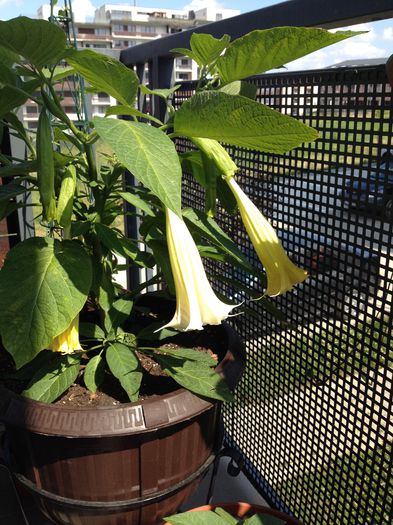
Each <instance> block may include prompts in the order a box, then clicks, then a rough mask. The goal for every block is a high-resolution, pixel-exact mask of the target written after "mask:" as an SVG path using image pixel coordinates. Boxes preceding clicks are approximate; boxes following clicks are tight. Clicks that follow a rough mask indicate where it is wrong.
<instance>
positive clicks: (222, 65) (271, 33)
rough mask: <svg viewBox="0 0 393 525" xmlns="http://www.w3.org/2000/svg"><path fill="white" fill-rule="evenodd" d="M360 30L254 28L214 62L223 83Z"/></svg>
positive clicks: (347, 36)
mask: <svg viewBox="0 0 393 525" xmlns="http://www.w3.org/2000/svg"><path fill="white" fill-rule="evenodd" d="M362 33H363V31H358V32H355V31H337V32H336V33H330V32H329V31H326V30H325V29H317V28H308V27H274V28H272V29H262V30H259V29H257V30H256V31H251V33H248V34H247V35H245V36H243V37H241V38H238V39H237V40H234V41H233V42H232V43H231V44H229V46H228V47H227V50H226V52H225V54H224V55H223V56H221V57H220V58H219V59H218V60H217V62H216V67H217V70H218V72H219V74H220V76H221V78H222V80H223V81H224V82H225V83H228V82H232V81H233V80H240V79H242V78H246V77H250V76H252V75H257V74H259V73H263V72H265V71H269V70H270V69H274V68H278V67H280V66H283V65H284V64H287V63H288V62H292V60H296V59H297V58H300V57H303V56H305V55H308V54H309V53H312V52H313V51H317V50H318V49H321V48H323V47H326V46H329V45H331V44H334V43H336V42H340V41H341V40H345V39H346V38H350V37H352V36H355V35H359V34H362Z"/></svg>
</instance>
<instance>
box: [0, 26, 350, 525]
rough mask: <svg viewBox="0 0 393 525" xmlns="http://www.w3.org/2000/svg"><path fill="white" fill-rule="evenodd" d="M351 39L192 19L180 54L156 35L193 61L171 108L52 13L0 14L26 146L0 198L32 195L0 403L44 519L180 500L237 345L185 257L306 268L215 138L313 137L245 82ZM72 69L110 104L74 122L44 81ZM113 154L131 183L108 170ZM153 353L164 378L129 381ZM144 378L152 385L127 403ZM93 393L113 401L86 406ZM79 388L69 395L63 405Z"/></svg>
mask: <svg viewBox="0 0 393 525" xmlns="http://www.w3.org/2000/svg"><path fill="white" fill-rule="evenodd" d="M350 35H351V33H350V32H338V33H335V34H332V33H329V32H327V31H324V30H319V29H305V28H277V29H273V30H269V31H254V32H252V33H250V34H249V35H246V36H245V37H243V38H240V39H238V40H235V41H234V42H230V39H229V37H228V36H227V35H224V36H223V37H222V38H221V39H216V38H213V37H212V36H210V35H204V34H194V35H193V36H192V38H191V49H190V50H184V49H181V50H174V51H175V52H177V53H182V54H186V55H188V56H190V57H192V58H193V59H194V60H196V62H197V63H198V65H199V67H200V70H201V77H200V80H199V84H198V89H197V92H196V93H195V95H193V96H192V97H191V98H190V99H189V100H187V101H186V102H184V104H183V105H182V106H181V107H180V108H179V109H178V110H177V111H176V112H175V111H174V109H173V107H172V105H171V103H170V96H171V94H172V93H173V91H174V90H175V89H176V87H174V88H171V89H166V90H157V91H152V90H150V89H149V88H148V87H146V86H143V85H140V83H139V80H138V78H137V76H136V75H135V73H134V71H132V70H130V69H127V68H126V67H125V66H124V65H123V64H122V63H120V62H118V61H115V60H113V59H111V58H108V57H106V56H104V55H100V54H97V53H95V52H94V51H92V50H79V51H78V50H75V49H73V48H71V47H69V46H68V45H67V43H66V39H65V36H64V33H63V30H62V29H61V28H60V27H58V26H56V25H54V24H52V23H49V22H46V21H43V20H32V19H29V18H26V17H18V18H16V19H13V20H9V21H7V22H0V67H1V72H2V84H1V88H0V118H1V119H2V125H3V126H7V127H8V128H9V129H10V130H11V132H12V133H13V134H15V135H17V136H18V137H19V138H20V139H21V140H22V141H24V143H25V145H26V151H27V158H26V159H15V158H12V156H9V155H6V154H5V153H4V152H2V153H1V156H0V161H1V163H2V167H1V168H0V177H1V178H2V179H3V181H7V184H3V185H2V186H0V197H1V202H0V214H1V218H2V219H3V218H5V217H6V216H7V214H9V213H11V212H12V211H13V210H15V209H16V208H19V207H22V206H24V205H26V204H25V203H24V202H25V201H21V200H16V197H17V196H20V195H31V202H28V203H27V205H28V206H33V207H34V208H33V209H34V210H35V213H36V220H37V221H39V223H40V227H41V228H40V229H38V230H37V233H36V235H35V236H34V237H32V238H29V239H27V240H24V241H23V242H21V243H19V244H18V245H17V246H15V247H13V248H12V249H11V250H10V252H9V254H8V255H7V258H6V260H5V264H4V266H3V268H2V269H1V271H0V335H1V340H2V347H3V349H2V354H1V355H2V362H3V369H4V368H7V367H8V368H9V369H8V371H7V370H6V372H7V373H4V370H3V373H2V378H3V383H4V384H5V385H6V387H7V388H6V389H3V390H2V396H1V400H0V411H1V414H2V419H3V420H4V421H5V423H6V425H7V436H8V445H9V446H8V456H9V461H10V465H11V468H12V469H13V471H14V474H15V476H16V477H17V479H18V480H19V482H20V483H22V484H23V485H24V486H25V487H27V488H28V489H29V490H30V491H32V492H33V493H34V494H35V496H36V498H37V499H38V500H39V502H40V504H41V507H42V508H43V510H44V511H45V512H46V514H47V515H48V516H50V517H51V519H54V520H56V521H57V522H58V523H67V524H70V523H75V524H84V525H87V524H93V523H94V525H97V524H98V525H99V524H100V523H102V524H105V525H106V524H108V523H111V524H116V523H133V524H134V523H143V524H144V525H149V524H153V523H156V522H157V521H158V520H159V519H161V518H162V516H164V515H165V514H169V513H171V512H174V511H175V510H176V508H178V506H179V505H180V503H181V501H182V500H184V498H185V497H186V496H187V495H188V494H189V493H190V491H191V490H192V488H193V486H194V485H195V482H196V480H197V479H198V477H200V476H201V475H202V473H203V472H204V471H205V470H206V468H207V467H208V465H209V462H210V461H211V460H212V457H214V450H215V447H216V446H217V433H218V428H219V424H218V422H219V408H220V402H221V401H231V400H232V399H233V395H232V392H231V388H233V387H234V385H235V383H236V380H237V379H238V378H239V375H240V373H241V370H242V366H243V354H242V351H241V349H239V346H241V345H239V342H238V340H237V339H236V336H235V335H234V334H233V332H231V330H230V329H229V327H227V326H226V325H222V321H224V320H225V319H226V318H228V317H229V316H230V315H231V312H232V311H233V310H234V309H235V308H236V307H237V305H236V304H233V303H232V304H231V302H230V301H229V300H224V299H222V298H220V297H218V296H217V294H215V292H214V291H213V289H212V288H211V286H210V283H209V281H208V279H207V276H206V273H205V271H204V267H203V263H202V259H201V256H204V257H211V258H213V259H215V260H217V259H218V260H220V261H222V262H223V263H228V264H230V265H234V266H237V267H238V268H240V269H241V270H242V271H246V272H249V273H250V275H252V276H253V278H254V279H255V278H257V279H260V281H261V295H262V294H263V289H265V291H264V295H265V296H266V295H267V296H269V295H271V296H274V295H278V294H280V293H284V292H286V291H288V290H289V289H291V288H292V286H293V285H295V284H296V283H298V282H301V281H303V280H304V279H305V277H306V274H305V272H304V271H303V270H301V269H299V268H297V267H296V266H295V265H294V264H293V263H292V262H291V261H290V260H289V258H288V257H287V256H286V254H285V252H284V250H283V248H282V246H281V244H280V243H279V241H278V238H277V236H276V234H275V232H274V230H273V229H272V227H271V226H270V224H269V223H268V222H267V221H266V219H264V217H263V216H262V215H261V213H260V212H259V211H258V209H257V208H256V207H255V205H254V204H253V203H252V202H251V200H250V199H249V197H247V196H246V195H245V193H244V192H243V191H242V189H241V188H240V186H239V185H238V183H237V182H236V180H235V173H236V171H237V166H236V165H235V164H234V162H233V161H232V159H231V158H230V156H229V155H228V153H227V151H226V150H225V148H224V147H223V146H221V145H220V142H224V143H228V144H233V145H237V146H243V147H246V148H254V149H258V150H261V151H268V152H273V153H284V152H286V151H288V150H289V149H291V148H293V147H296V146H298V145H299V144H301V143H302V142H307V141H312V140H314V139H315V138H316V132H315V131H314V130H313V129H312V128H309V127H308V126H306V125H304V124H302V123H301V122H298V121H297V120H295V119H292V118H291V117H289V116H286V115H283V114H281V113H279V112H276V111H274V110H273V109H270V108H268V107H266V106H263V105H260V104H258V103H257V102H255V100H254V97H255V88H253V86H252V85H250V84H248V83H246V82H245V81H243V79H244V78H246V77H248V76H250V75H253V74H255V73H259V72H262V71H266V70H269V69H271V68H274V67H279V66H281V65H282V64H283V63H286V62H289V61H290V60H293V59H295V58H298V57H300V56H302V55H304V54H306V53H309V52H311V51H313V50H315V49H319V48H320V47H323V46H325V45H328V44H331V43H333V42H337V41H340V40H342V39H344V38H347V37H349V36H350ZM48 42H50V45H48ZM283 42H285V45H283ZM70 75H80V76H81V77H83V79H84V80H85V81H86V82H87V83H88V85H89V89H90V90H91V91H96V92H102V91H104V92H106V93H107V94H108V95H110V96H111V97H113V98H114V99H115V100H116V101H117V105H116V106H113V107H111V108H109V109H108V110H107V112H106V115H105V117H94V118H93V119H92V120H91V121H89V122H73V121H72V120H70V118H69V117H68V115H67V114H66V113H65V112H64V110H63V107H62V105H61V97H60V95H59V93H60V91H61V89H59V86H61V83H62V82H63V80H64V79H65V78H67V77H69V76H70ZM138 94H144V95H149V96H159V97H162V98H163V99H164V100H165V102H166V104H167V108H168V119H167V121H166V122H160V121H159V120H158V119H157V118H155V117H153V116H151V115H149V114H145V113H141V112H140V111H138V110H137V109H136V108H135V100H136V97H137V95H138ZM28 99H31V100H33V101H34V102H35V103H36V105H37V108H38V111H39V120H38V127H37V130H36V131H35V132H30V131H29V130H28V129H26V127H25V125H24V124H23V122H22V121H21V120H20V119H19V118H18V109H19V108H20V107H21V106H22V105H23V104H24V103H25V102H26V101H27V100H28ZM114 115H122V116H127V117H128V118H130V119H131V120H127V121H126V120H120V119H115V118H111V117H113V116H114ZM179 137H185V138H187V139H189V141H190V143H191V145H192V147H191V146H190V148H191V149H190V150H189V151H187V152H186V153H182V154H178V153H177V151H176V147H175V142H176V139H177V138H179ZM182 169H187V170H190V171H192V173H193V175H194V176H195V178H196V180H197V181H198V182H199V183H200V184H201V185H202V186H203V188H204V189H205V192H206V208H205V211H204V212H202V211H201V210H199V209H191V208H189V209H182V207H181V182H182ZM125 170H128V171H129V172H130V173H131V174H132V175H133V176H134V177H135V179H136V180H137V181H138V183H137V184H130V183H127V182H126V181H125V178H124V172H125ZM218 201H219V202H220V205H221V206H222V207H223V208H224V209H226V210H227V211H228V212H230V213H236V212H237V210H239V211H240V214H241V216H242V219H243V222H244V225H245V227H246V229H247V231H248V233H249V235H250V238H251V241H252V243H253V244H254V247H255V249H256V251H257V253H258V256H259V258H260V260H261V263H262V265H263V268H264V269H259V268H255V267H253V266H252V265H251V264H250V262H249V261H248V260H247V258H246V257H245V256H244V254H243V253H242V252H241V250H240V249H239V248H238V247H237V246H236V244H235V243H234V242H233V241H232V240H231V239H230V238H229V237H228V236H227V235H226V234H225V233H224V232H223V231H222V230H221V228H220V227H219V226H218V224H217V223H216V222H215V220H214V217H215V214H216V211H217V210H216V208H217V202H218ZM125 203H128V204H130V205H132V206H133V207H135V209H136V210H138V211H135V212H133V213H137V214H138V217H139V220H140V237H139V238H138V239H129V238H127V237H126V236H125V234H124V232H123V231H122V229H121V227H120V226H121V224H120V223H119V221H118V217H123V216H124V214H125V213H131V212H129V211H124V210H125ZM141 246H142V248H141ZM119 256H121V257H124V258H125V259H126V260H127V264H133V265H137V266H139V267H142V268H144V267H152V266H154V265H155V264H157V266H158V268H159V273H158V274H157V276H156V277H154V278H153V279H151V280H150V281H148V282H144V283H142V284H141V285H140V286H138V287H137V288H136V289H134V290H124V289H123V288H122V287H120V286H118V285H117V284H116V282H115V280H114V276H115V274H116V272H117V271H118V270H119V269H120V265H119V262H118V261H119V259H118V258H119ZM151 284H159V285H160V288H161V291H160V292H159V293H157V294H155V296H153V297H150V296H146V295H144V294H143V293H142V292H144V291H145V290H146V288H148V287H149V285H151ZM233 285H234V286H236V283H233ZM240 286H242V285H240ZM243 288H244V287H243ZM141 294H142V295H141ZM171 298H173V299H171ZM264 300H266V298H265V299H264ZM174 334H180V335H176V336H175V339H168V337H169V336H174ZM200 334H202V335H200ZM162 343H166V344H164V345H163V344H162ZM200 346H203V347H205V349H204V350H203V349H202V350H201V349H200V348H198V347H200ZM206 348H207V350H206ZM216 354H219V355H218V359H217V355H216ZM157 367H159V368H160V369H161V373H162V374H163V375H164V376H166V378H164V383H165V381H166V383H165V384H164V386H162V381H161V379H159V380H157V381H151V380H149V379H146V376H148V375H149V374H147V373H146V372H147V369H157ZM217 372H218V373H217ZM219 373H221V375H219ZM169 379H171V380H174V381H175V382H176V383H175V384H177V385H178V386H179V387H182V388H178V389H173V386H172V385H171V384H169V385H168V380H169ZM225 380H227V381H229V385H228V384H227V382H226V381H225ZM152 383H154V384H153V386H152ZM157 383H159V385H158V386H157ZM148 385H150V388H149V389H148ZM75 389H76V390H75ZM145 390H148V392H149V393H150V394H152V397H149V398H148V399H145V400H144V399H141V396H140V392H141V391H142V392H143V393H145ZM168 390H169V391H168ZM103 391H104V392H108V391H109V392H110V394H111V395H112V396H113V397H111V398H110V399H111V400H110V403H111V404H112V406H96V405H97V399H98V400H100V399H101V398H102V396H101V394H102V393H103ZM163 391H164V394H162V395H158V394H161V393H162V392H163ZM62 396H63V397H62ZM64 396H65V397H64ZM78 396H79V397H80V398H83V399H85V406H82V407H79V406H78V403H77V405H75V399H76V398H77V397H78ZM86 399H87V401H86ZM113 399H114V400H113ZM119 400H120V401H122V403H119V404H118V401H119ZM51 403H52V404H51ZM191 451H192V452H193V454H190V452H191Z"/></svg>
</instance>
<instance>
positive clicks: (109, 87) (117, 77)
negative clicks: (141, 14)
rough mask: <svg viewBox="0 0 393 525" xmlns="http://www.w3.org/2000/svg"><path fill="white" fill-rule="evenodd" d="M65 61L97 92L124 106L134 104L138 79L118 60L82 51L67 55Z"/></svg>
mask: <svg viewBox="0 0 393 525" xmlns="http://www.w3.org/2000/svg"><path fill="white" fill-rule="evenodd" d="M67 61H68V62H69V63H70V64H71V66H73V67H74V69H76V71H78V73H80V74H81V75H82V76H83V77H84V78H85V79H86V80H87V81H88V82H89V84H90V85H91V86H93V87H94V88H96V89H97V90H99V91H104V92H105V93H108V95H111V96H112V97H114V98H115V99H116V100H118V101H119V102H121V103H122V104H125V105H126V106H127V105H128V106H132V105H133V104H134V102H135V97H136V94H137V91H138V86H139V79H138V77H137V75H136V74H135V72H134V71H133V70H132V69H129V68H128V67H126V66H125V65H124V64H122V63H121V62H119V61H118V60H114V59H113V58H110V57H107V56H106V55H102V54H100V53H96V52H95V51H92V50H90V49H83V50H82V51H75V52H74V53H73V54H72V55H68V57H67Z"/></svg>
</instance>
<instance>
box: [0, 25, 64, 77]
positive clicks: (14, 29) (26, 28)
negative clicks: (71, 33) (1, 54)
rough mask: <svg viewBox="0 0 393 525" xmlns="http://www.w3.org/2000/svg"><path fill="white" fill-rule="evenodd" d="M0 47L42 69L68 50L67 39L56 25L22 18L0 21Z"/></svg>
mask: <svg viewBox="0 0 393 525" xmlns="http://www.w3.org/2000/svg"><path fill="white" fill-rule="evenodd" d="M0 45H2V46H4V47H5V48H6V49H8V50H9V51H12V52H13V53H16V54H17V55H21V56H23V57H24V58H26V59H27V60H28V61H29V62H30V63H31V64H33V65H35V66H36V67H38V68H41V67H43V66H44V65H48V64H52V63H56V62H57V61H58V60H59V58H60V57H61V56H62V55H63V53H64V51H65V48H66V37H65V33H64V31H63V29H61V28H60V27H58V26H56V25H55V24H51V23H50V22H47V21H46V20H34V19H32V18H27V17H25V16H20V17H17V18H13V19H12V20H8V21H7V22H2V21H0Z"/></svg>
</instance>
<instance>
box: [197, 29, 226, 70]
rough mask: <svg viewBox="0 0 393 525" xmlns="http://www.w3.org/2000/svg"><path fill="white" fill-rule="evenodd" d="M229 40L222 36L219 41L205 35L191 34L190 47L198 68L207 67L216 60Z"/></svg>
mask: <svg viewBox="0 0 393 525" xmlns="http://www.w3.org/2000/svg"><path fill="white" fill-rule="evenodd" d="M230 40H231V38H230V36H229V35H223V36H222V37H221V38H220V39H218V38H214V36H212V35H209V34H206V33H193V34H192V35H191V39H190V47H191V50H192V53H193V55H194V57H195V60H196V62H197V64H198V65H199V66H205V65H206V66H207V65H209V64H211V63H212V62H214V61H215V60H217V58H218V57H219V56H220V55H221V53H222V52H223V51H224V49H225V48H226V47H227V46H228V44H229V42H230Z"/></svg>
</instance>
